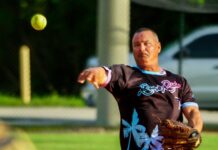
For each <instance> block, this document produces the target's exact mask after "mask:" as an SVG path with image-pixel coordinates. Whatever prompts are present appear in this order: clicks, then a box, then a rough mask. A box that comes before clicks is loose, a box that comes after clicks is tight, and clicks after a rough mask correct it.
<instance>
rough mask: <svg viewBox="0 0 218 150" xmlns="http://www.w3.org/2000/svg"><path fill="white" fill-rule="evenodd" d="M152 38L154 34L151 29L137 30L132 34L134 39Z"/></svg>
mask: <svg viewBox="0 0 218 150" xmlns="http://www.w3.org/2000/svg"><path fill="white" fill-rule="evenodd" d="M144 38H154V34H153V33H152V32H151V31H142V32H137V33H135V34H134V36H133V40H134V39H144Z"/></svg>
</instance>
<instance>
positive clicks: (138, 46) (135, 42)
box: [132, 31, 160, 69]
mask: <svg viewBox="0 0 218 150" xmlns="http://www.w3.org/2000/svg"><path fill="white" fill-rule="evenodd" d="M132 47H133V54H134V57H135V60H136V63H137V65H138V66H139V67H140V68H142V69H143V68H145V67H146V66H153V65H156V64H157V63H158V54H159V52H160V43H159V41H158V39H157V37H155V35H154V34H153V33H152V32H151V31H142V32H138V33H135V34H134V36H133V39H132Z"/></svg>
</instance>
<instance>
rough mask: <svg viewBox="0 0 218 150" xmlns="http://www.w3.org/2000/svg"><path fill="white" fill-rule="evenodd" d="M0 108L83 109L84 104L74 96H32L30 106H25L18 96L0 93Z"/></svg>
mask: <svg viewBox="0 0 218 150" xmlns="http://www.w3.org/2000/svg"><path fill="white" fill-rule="evenodd" d="M0 99H1V101H0V106H1V107H2V106H10V107H20V106H21V107H40V106H46V107H52V106H66V107H84V106H85V102H84V100H83V99H82V98H80V97H76V96H61V95H58V94H51V95H44V96H39V95H37V96H35V95H33V96H32V100H31V102H30V104H28V105H26V104H24V103H23V102H22V99H21V98H20V97H18V96H13V95H9V94H3V93H0Z"/></svg>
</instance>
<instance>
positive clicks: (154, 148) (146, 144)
mask: <svg viewBox="0 0 218 150" xmlns="http://www.w3.org/2000/svg"><path fill="white" fill-rule="evenodd" d="M138 123H139V118H138V113H137V112H136V110H135V109H134V111H133V115H132V122H131V124H129V123H128V122H127V121H126V120H124V119H122V125H123V126H124V129H123V134H124V138H129V141H128V147H127V150H130V143H131V139H132V137H133V139H134V141H135V143H136V145H137V147H138V148H140V149H141V150H148V149H149V148H150V149H151V150H162V149H163V148H162V143H161V140H162V139H163V137H162V136H159V135H158V125H156V127H155V128H154V130H153V132H152V134H151V137H149V135H148V134H147V133H146V128H145V127H144V126H143V125H140V124H138Z"/></svg>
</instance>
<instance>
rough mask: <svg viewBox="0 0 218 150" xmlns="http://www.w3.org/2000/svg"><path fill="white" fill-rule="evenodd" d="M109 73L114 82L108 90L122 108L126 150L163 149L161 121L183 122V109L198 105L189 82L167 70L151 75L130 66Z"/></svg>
mask: <svg viewBox="0 0 218 150" xmlns="http://www.w3.org/2000/svg"><path fill="white" fill-rule="evenodd" d="M109 69H110V70H111V80H110V82H109V83H108V84H107V86H106V87H105V88H106V89H107V90H108V91H109V92H111V93H112V94H113V96H114V97H115V99H116V101H117V103H118V106H119V110H120V116H121V123H120V143H121V148H122V150H148V149H151V150H160V149H162V144H161V141H162V139H163V137H162V136H159V135H158V125H157V123H158V121H159V119H160V120H162V119H173V120H180V121H181V109H182V107H181V106H182V105H184V104H185V103H187V102H188V103H189V104H195V99H194V97H193V94H192V91H191V89H190V86H189V85H188V83H187V81H186V80H185V79H184V78H183V77H181V76H179V75H176V74H173V73H171V72H169V71H166V70H164V73H163V74H149V73H144V72H143V71H142V70H140V69H139V68H137V67H130V66H126V65H113V66H111V67H109Z"/></svg>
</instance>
